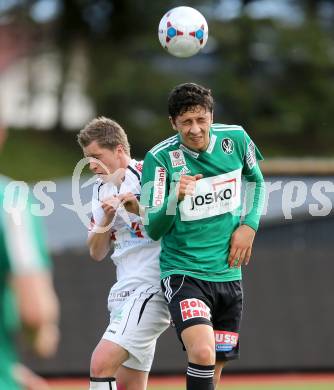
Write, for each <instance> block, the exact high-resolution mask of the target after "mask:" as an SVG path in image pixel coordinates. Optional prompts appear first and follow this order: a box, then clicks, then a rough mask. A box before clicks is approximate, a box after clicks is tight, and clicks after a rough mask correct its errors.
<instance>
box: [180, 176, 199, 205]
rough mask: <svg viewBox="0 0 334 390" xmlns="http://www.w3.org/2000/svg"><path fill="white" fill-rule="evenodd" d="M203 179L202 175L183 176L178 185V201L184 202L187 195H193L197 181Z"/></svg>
mask: <svg viewBox="0 0 334 390" xmlns="http://www.w3.org/2000/svg"><path fill="white" fill-rule="evenodd" d="M202 177H203V175H201V174H200V173H199V174H197V175H195V176H187V175H182V176H181V178H180V181H179V185H178V200H180V201H181V200H183V199H184V197H185V196H186V195H193V193H194V191H195V186H196V181H197V180H200V179H202Z"/></svg>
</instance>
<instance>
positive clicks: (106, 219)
mask: <svg viewBox="0 0 334 390" xmlns="http://www.w3.org/2000/svg"><path fill="white" fill-rule="evenodd" d="M116 203H117V204H116ZM118 203H119V201H118V200H117V199H116V198H114V197H112V198H109V199H106V200H105V201H104V202H101V206H100V207H101V208H102V210H103V213H104V214H103V217H102V220H101V221H96V222H95V224H94V226H93V229H92V230H91V231H90V232H89V233H88V240H87V243H88V247H89V253H90V256H91V257H92V259H94V260H96V261H101V260H103V259H104V258H105V257H106V256H107V254H108V253H109V252H110V251H112V252H113V251H114V246H113V243H112V241H111V239H110V229H111V223H112V221H113V219H114V217H115V213H116V208H117V207H118Z"/></svg>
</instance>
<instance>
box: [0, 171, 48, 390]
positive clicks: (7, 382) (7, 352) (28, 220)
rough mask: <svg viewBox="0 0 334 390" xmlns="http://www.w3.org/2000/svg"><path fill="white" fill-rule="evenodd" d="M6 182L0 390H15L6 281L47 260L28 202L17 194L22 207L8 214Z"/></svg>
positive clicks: (0, 245) (3, 184) (1, 220)
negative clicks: (22, 208)
mask: <svg viewBox="0 0 334 390" xmlns="http://www.w3.org/2000/svg"><path fill="white" fill-rule="evenodd" d="M9 183H10V182H9V180H8V179H6V178H4V177H0V204H1V208H0V346H1V347H0V389H8V390H17V389H20V388H21V387H20V386H19V385H18V384H17V383H16V382H15V380H14V378H13V375H12V369H13V366H14V364H15V363H16V362H17V356H16V350H15V345H14V344H15V343H14V339H13V338H14V334H15V332H16V330H18V328H19V319H18V313H17V310H16V305H15V299H14V296H13V292H12V291H11V288H10V278H11V276H13V275H24V274H28V273H35V272H40V271H42V270H45V269H48V268H49V266H50V260H49V257H48V255H47V251H46V247H45V244H44V242H45V241H44V239H43V237H42V229H41V226H40V221H39V218H36V217H33V216H32V215H31V211H30V206H31V202H30V200H28V199H25V198H24V197H22V195H20V192H19V191H17V192H16V193H15V197H16V201H17V203H21V205H25V206H26V207H25V208H24V210H22V211H19V212H17V213H15V212H13V213H9V212H8V210H9V208H10V207H9V206H10V202H11V201H12V200H13V199H14V198H13V197H12V196H11V195H10V193H9V192H8V189H9V187H8V185H9ZM17 203H16V204H17ZM6 210H7V211H6Z"/></svg>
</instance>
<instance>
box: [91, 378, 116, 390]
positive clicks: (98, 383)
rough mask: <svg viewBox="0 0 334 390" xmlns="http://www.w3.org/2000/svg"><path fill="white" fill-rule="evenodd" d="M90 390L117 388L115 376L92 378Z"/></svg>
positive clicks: (114, 389)
mask: <svg viewBox="0 0 334 390" xmlns="http://www.w3.org/2000/svg"><path fill="white" fill-rule="evenodd" d="M89 390H117V386H116V379H115V378H92V377H91V378H90V385H89Z"/></svg>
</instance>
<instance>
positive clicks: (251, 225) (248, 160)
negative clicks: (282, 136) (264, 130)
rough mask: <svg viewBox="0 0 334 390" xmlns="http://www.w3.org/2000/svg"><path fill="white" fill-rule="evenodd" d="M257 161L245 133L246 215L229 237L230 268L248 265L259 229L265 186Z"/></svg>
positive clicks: (259, 156) (260, 158) (256, 152)
mask: <svg viewBox="0 0 334 390" xmlns="http://www.w3.org/2000/svg"><path fill="white" fill-rule="evenodd" d="M258 160H263V157H262V155H261V153H260V151H259V150H258V149H257V147H256V145H255V144H254V143H253V141H252V140H251V139H250V138H249V136H248V134H247V133H245V156H244V161H243V164H244V167H243V171H242V173H243V177H244V178H245V180H246V200H245V201H246V214H245V216H244V217H243V218H242V220H241V225H240V226H239V227H238V228H237V229H236V230H235V232H234V233H233V234H232V237H231V244H230V255H229V259H228V263H229V264H230V266H231V267H232V266H233V267H240V266H241V265H242V264H245V265H247V264H248V263H249V260H250V257H251V254H252V247H253V242H254V238H255V234H256V231H257V229H258V227H259V222H260V217H261V212H262V208H263V203H264V196H265V185H264V180H263V175H262V172H261V170H260V167H259V164H258Z"/></svg>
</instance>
